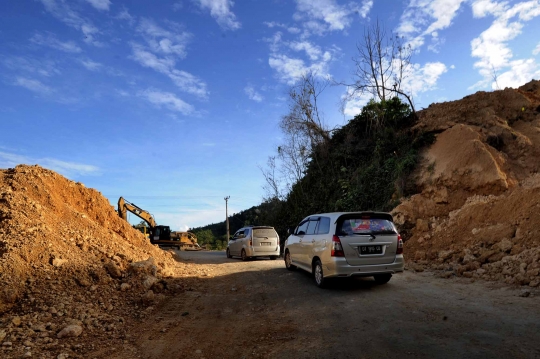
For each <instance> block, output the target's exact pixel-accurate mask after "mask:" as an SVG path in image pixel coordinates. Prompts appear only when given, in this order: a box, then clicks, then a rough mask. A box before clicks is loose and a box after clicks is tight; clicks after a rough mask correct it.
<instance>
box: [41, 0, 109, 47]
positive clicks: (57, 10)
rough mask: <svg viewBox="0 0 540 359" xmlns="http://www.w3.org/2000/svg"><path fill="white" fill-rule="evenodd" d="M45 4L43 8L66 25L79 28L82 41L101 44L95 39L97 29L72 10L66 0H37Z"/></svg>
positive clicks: (95, 44)
mask: <svg viewBox="0 0 540 359" xmlns="http://www.w3.org/2000/svg"><path fill="white" fill-rule="evenodd" d="M39 1H41V3H42V4H43V5H44V6H45V10H47V11H48V12H49V13H51V14H52V15H53V16H54V17H55V18H57V19H58V20H60V21H62V22H63V23H65V24H66V25H68V26H71V27H73V28H75V29H77V30H80V31H81V32H82V33H83V35H84V41H85V42H86V43H87V44H91V45H94V46H98V47H99V46H103V44H102V43H101V42H99V41H97V40H96V39H95V35H96V34H98V33H99V30H98V29H97V28H96V27H95V26H94V25H93V24H92V23H91V22H90V21H89V20H87V19H84V18H83V17H81V16H80V15H79V13H78V12H76V11H75V10H73V9H72V8H71V7H70V6H69V4H68V2H67V1H66V0H39Z"/></svg>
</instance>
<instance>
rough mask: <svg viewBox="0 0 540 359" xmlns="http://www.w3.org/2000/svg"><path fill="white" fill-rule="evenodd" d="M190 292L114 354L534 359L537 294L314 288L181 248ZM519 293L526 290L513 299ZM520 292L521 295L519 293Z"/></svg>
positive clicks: (450, 288)
mask: <svg viewBox="0 0 540 359" xmlns="http://www.w3.org/2000/svg"><path fill="white" fill-rule="evenodd" d="M180 257H181V258H182V259H184V260H185V261H187V262H189V263H192V265H193V266H194V267H195V268H200V270H199V272H202V273H203V275H199V276H198V277H197V280H196V281H194V282H193V286H192V287H190V288H189V289H188V290H186V291H185V292H183V293H179V294H177V295H176V296H174V298H171V299H170V300H167V301H165V302H163V303H162V304H161V305H159V306H158V307H156V309H155V310H154V312H153V316H152V317H149V318H148V319H147V320H145V321H141V322H140V325H137V326H134V328H133V329H134V330H133V331H132V332H131V334H132V335H133V337H132V341H133V342H135V345H134V346H133V347H132V349H133V350H134V351H133V352H130V351H126V350H122V349H120V348H116V352H113V351H112V350H111V351H110V352H108V353H107V355H111V357H113V358H131V357H133V358H136V357H140V358H148V359H150V358H201V359H202V358H291V359H292V358H403V357H406V358H535V357H538V356H540V345H539V344H538V343H540V321H539V320H538V318H540V291H539V290H534V289H531V290H529V292H523V290H522V289H520V288H510V287H508V286H502V285H498V284H490V283H488V282H484V281H474V280H471V279H465V278H453V279H450V280H448V279H441V278H438V277H436V276H435V275H434V273H432V272H429V273H427V272H423V273H413V272H412V271H405V273H403V274H398V275H394V276H393V278H392V279H391V280H390V282H389V283H388V284H385V285H381V286H378V285H376V284H375V282H374V280H373V279H372V278H361V279H350V280H339V281H335V282H332V283H330V287H329V288H328V289H319V288H317V287H316V286H315V284H314V280H313V278H312V277H311V276H310V275H309V274H307V273H305V272H303V271H300V270H297V271H293V272H290V271H288V270H286V269H285V266H284V263H283V261H282V260H277V261H270V260H268V259H257V260H253V261H248V262H242V261H241V260H240V259H236V258H233V259H227V258H226V256H225V253H224V252H182V253H180ZM523 293H530V294H528V297H522V296H521V295H524V294H523ZM525 295H526V294H525Z"/></svg>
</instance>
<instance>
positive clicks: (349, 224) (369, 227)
mask: <svg viewBox="0 0 540 359" xmlns="http://www.w3.org/2000/svg"><path fill="white" fill-rule="evenodd" d="M338 231H339V234H340V235H353V234H364V233H365V234H393V233H397V232H396V229H395V227H394V224H393V223H392V222H391V221H389V220H387V219H381V218H347V219H344V220H343V221H342V222H341V224H340V225H339V226H338Z"/></svg>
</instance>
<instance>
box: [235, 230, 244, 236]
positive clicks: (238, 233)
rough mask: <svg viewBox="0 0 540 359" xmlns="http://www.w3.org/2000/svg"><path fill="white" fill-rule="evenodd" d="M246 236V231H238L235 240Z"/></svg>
mask: <svg viewBox="0 0 540 359" xmlns="http://www.w3.org/2000/svg"><path fill="white" fill-rule="evenodd" d="M243 234H244V231H243V230H241V231H237V232H236V233H235V234H234V238H242V237H241V235H243Z"/></svg>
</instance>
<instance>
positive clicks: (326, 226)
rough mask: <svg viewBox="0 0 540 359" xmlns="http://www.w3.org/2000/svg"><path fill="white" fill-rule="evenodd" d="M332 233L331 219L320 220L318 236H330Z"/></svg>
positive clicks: (322, 218) (323, 218)
mask: <svg viewBox="0 0 540 359" xmlns="http://www.w3.org/2000/svg"><path fill="white" fill-rule="evenodd" d="M329 232H330V218H328V217H321V218H319V227H318V228H317V234H328V233H329Z"/></svg>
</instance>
